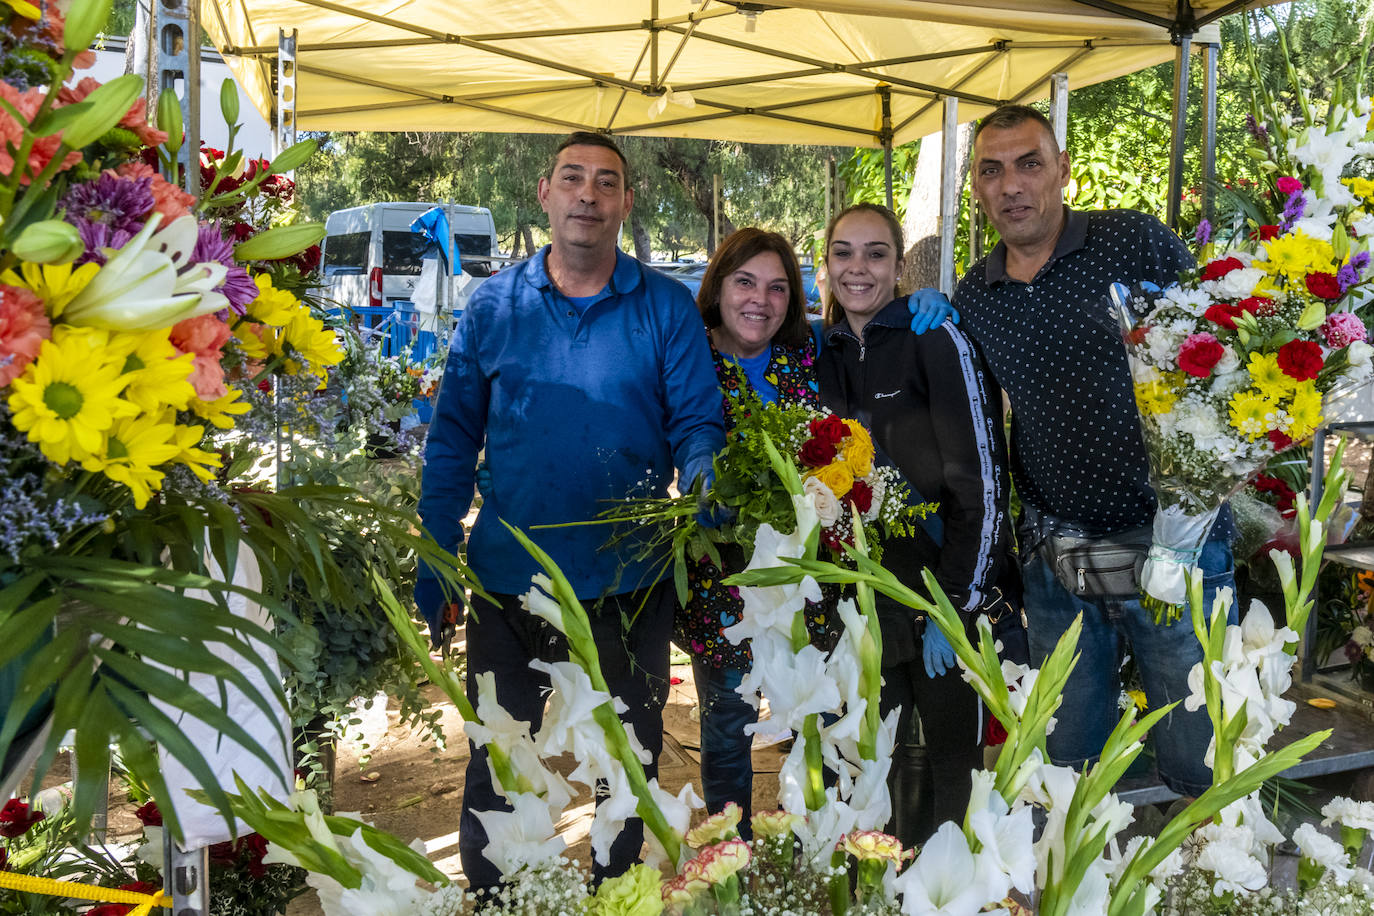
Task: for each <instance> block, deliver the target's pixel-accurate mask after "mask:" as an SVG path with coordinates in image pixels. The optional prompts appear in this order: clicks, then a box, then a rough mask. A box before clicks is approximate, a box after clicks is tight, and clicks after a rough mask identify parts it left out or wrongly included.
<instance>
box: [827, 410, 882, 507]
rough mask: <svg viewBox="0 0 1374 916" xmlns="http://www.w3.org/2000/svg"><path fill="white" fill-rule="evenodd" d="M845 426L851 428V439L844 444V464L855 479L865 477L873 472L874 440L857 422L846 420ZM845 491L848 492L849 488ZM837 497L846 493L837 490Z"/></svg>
mask: <svg viewBox="0 0 1374 916" xmlns="http://www.w3.org/2000/svg"><path fill="white" fill-rule="evenodd" d="M844 425H845V426H846V427H848V428H849V439H848V441H847V442H845V444H844V463H845V464H846V465H847V466H848V467H849V473H850V474H852V475H853V476H854V477H865V476H867V475H868V472H869V471H871V470H873V439H872V438H870V437H869V435H868V430H866V429H864V428H863V426H862V425H860V424H859V423H858V422H857V421H855V420H845V421H844ZM831 489H832V490H833V489H834V487H831ZM845 491H846V492H848V487H846V488H845ZM835 495H836V496H843V495H844V493H841V492H839V491H838V490H836V491H835Z"/></svg>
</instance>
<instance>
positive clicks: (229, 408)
mask: <svg viewBox="0 0 1374 916" xmlns="http://www.w3.org/2000/svg"><path fill="white" fill-rule="evenodd" d="M242 394H243V392H242V391H240V390H239V389H237V388H228V389H226V390H225V394H224V396H223V397H219V398H215V399H214V400H213V401H202V400H201V399H200V398H192V399H191V412H192V413H194V414H195V415H196V416H198V417H200V418H201V419H202V420H205V421H206V422H208V423H210V424H211V425H212V426H217V427H219V428H220V429H232V428H233V426H234V417H236V416H239V415H240V414H245V413H248V411H250V410H252V409H253V405H251V404H249V403H248V402H247V401H240V400H239V396H240V395H242Z"/></svg>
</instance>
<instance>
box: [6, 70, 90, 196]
mask: <svg viewBox="0 0 1374 916" xmlns="http://www.w3.org/2000/svg"><path fill="white" fill-rule="evenodd" d="M44 95H46V93H45V92H44V91H43V90H42V89H30V90H28V91H27V92H24V93H20V92H19V90H17V89H15V88H14V87H13V86H11V85H10V84H9V83H6V82H0V98H3V99H4V100H5V101H6V102H8V103H9V104H10V105H12V106H14V109H15V110H16V111H18V112H19V113H20V114H21V115H23V116H24V120H26V121H32V120H33V119H34V117H35V116H36V115H37V114H38V109H39V108H40V107H41V106H42V104H43V96H44ZM23 143H24V128H23V127H22V126H21V125H20V124H19V122H18V121H16V120H15V119H14V116H13V115H11V114H10V113H9V112H8V111H7V110H6V109H4V108H0V175H6V176H8V175H13V174H14V168H15V164H14V154H13V153H12V152H11V147H13V149H14V150H18V149H19V148H20V146H22V145H23ZM61 145H62V135H61V134H60V133H59V134H55V135H54V136H51V137H41V138H39V139H38V140H35V141H34V144H33V146H32V147H31V148H30V149H29V161H28V173H27V174H26V175H25V176H24V178H23V183H24V184H28V183H29V180H30V177H31V176H36V175H37V174H38V173H39V172H41V171H43V169H44V167H46V166H47V164H48V163H49V162H51V161H52V157H53V156H56V155H57V150H58V147H60V146H61ZM80 161H81V154H80V153H78V152H71V153H68V154H67V155H66V158H64V159H63V160H62V166H61V168H62V169H69V168H71V167H72V166H74V165H76V164H77V163H78V162H80Z"/></svg>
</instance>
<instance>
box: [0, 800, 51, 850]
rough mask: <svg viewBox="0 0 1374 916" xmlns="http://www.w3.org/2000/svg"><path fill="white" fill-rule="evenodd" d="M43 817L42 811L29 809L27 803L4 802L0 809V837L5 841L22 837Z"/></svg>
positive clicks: (18, 801) (16, 801) (17, 801)
mask: <svg viewBox="0 0 1374 916" xmlns="http://www.w3.org/2000/svg"><path fill="white" fill-rule="evenodd" d="M43 817H44V814H43V812H42V811H36V810H34V809H32V808H30V807H29V806H28V803H27V802H22V801H20V800H19V799H17V798H11V799H10V800H9V801H7V802H5V807H4V808H0V836H2V837H4V838H5V839H7V840H12V839H14V838H15V837H19V836H23V835H24V834H26V833H28V832H29V828H30V827H32V826H33V825H34V824H36V823H38V822H39V821H41V820H42V819H43Z"/></svg>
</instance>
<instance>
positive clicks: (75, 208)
mask: <svg viewBox="0 0 1374 916" xmlns="http://www.w3.org/2000/svg"><path fill="white" fill-rule="evenodd" d="M152 185H153V180H152V179H151V178H136V179H135V178H120V177H119V176H118V175H114V174H111V173H110V172H104V173H102V174H101V176H100V177H99V178H97V179H96V180H95V181H88V182H85V183H84V184H79V185H76V186H75V187H73V188H72V189H71V190H70V191H68V192H67V196H66V197H65V198H63V200H62V204H61V206H62V207H64V208H65V209H66V211H67V222H69V223H71V224H72V225H74V226H79V225H80V223H78V222H77V221H78V220H85V221H87V222H89V223H94V224H98V225H102V226H108V227H109V228H110V229H112V230H115V231H118V232H127V233H129V235H130V236H132V235H133V234H134V233H136V232H138V230H140V229H142V228H143V223H144V221H145V219H146V218H147V216H148V213H149V211H151V210H152V209H153V203H154V201H153V192H152Z"/></svg>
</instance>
